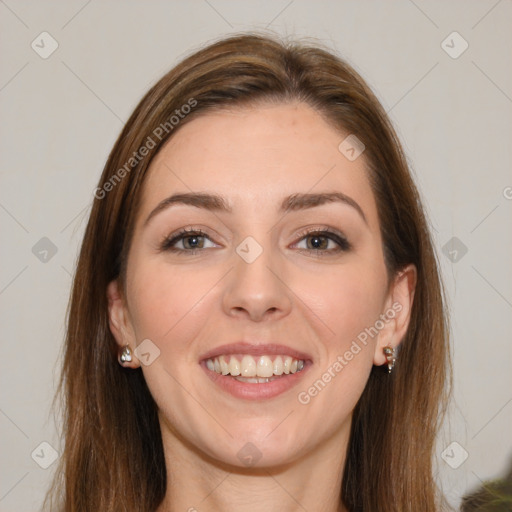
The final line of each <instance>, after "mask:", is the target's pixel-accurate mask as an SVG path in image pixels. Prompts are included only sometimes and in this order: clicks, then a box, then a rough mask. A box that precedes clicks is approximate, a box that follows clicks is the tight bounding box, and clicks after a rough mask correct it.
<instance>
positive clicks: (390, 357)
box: [384, 346, 396, 373]
mask: <svg viewBox="0 0 512 512" xmlns="http://www.w3.org/2000/svg"><path fill="white" fill-rule="evenodd" d="M384 355H385V356H386V360H387V362H388V373H391V370H393V368H394V367H395V363H396V357H395V349H394V348H393V347H390V346H387V347H384Z"/></svg>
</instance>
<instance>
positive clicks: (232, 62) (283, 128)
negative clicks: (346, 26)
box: [53, 34, 450, 512]
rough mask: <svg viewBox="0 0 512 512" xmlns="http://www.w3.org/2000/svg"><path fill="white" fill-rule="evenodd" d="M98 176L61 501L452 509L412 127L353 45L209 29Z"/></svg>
mask: <svg viewBox="0 0 512 512" xmlns="http://www.w3.org/2000/svg"><path fill="white" fill-rule="evenodd" d="M94 195H95V201H94V204H93V207H92V212H91V214H90V218H89V222H88V225H87V229H86V232H85V236H84V240H83V244H82V248H81V252H80V257H79V260H78V264H77V270H76V275H75V278H74V284H73V290H72V296H71V300H70V307H69V316H68V329H67V339H66V353H65V358H64V364H63V378H62V381H61V390H62V391H63V393H64V396H65V407H66V409H65V411H66V414H65V425H64V427H65V428H64V434H65V448H64V453H63V456H62V458H61V465H60V468H59V473H58V474H57V478H56V484H55V486H56V487H57V485H58V484H59V482H60V480H61V479H62V482H60V483H61V486H62V491H61V493H62V508H63V509H64V510H66V511H72V510H101V511H117V510H123V511H155V510H156V511H159V512H163V511H171V510H172V511H174V510H190V511H193V510H198V511H201V510H222V511H230V510H235V509H236V510H244V511H252V510H279V511H288V510H289V511H292V510H308V511H315V510H322V511H324V512H326V511H333V512H334V511H376V510H379V511H405V510H414V511H415V512H420V511H425V512H427V511H428V512H431V511H433V510H439V509H440V507H441V505H442V503H441V498H440V497H439V495H438V493H437V491H436V485H435V482H434V480H433V475H432V473H433V471H432V454H433V447H434V442H435V438H436V432H437V429H438V426H439V422H440V419H441V416H442V413H443V411H444V404H445V402H446V386H445V381H446V380H448V377H449V375H450V374H449V368H450V366H449V355H448V346H447V343H448V341H447V338H448V334H447V333H448V324H447V315H446V312H445V308H444V306H443V302H444V292H443V288H442V282H441V280H440V276H439V272H438V267H437V263H436V257H435V253H434V251H433V247H432V242H431V237H430V234H429V229H428V225H427V222H426V219H425V215H424V212H423V208H422V205H421V201H420V197H419V194H418V192H417V189H416V187H415V185H414V183H413V181H412V179H411V176H410V173H409V170H408V167H407V163H406V160H405V157H404V155H403V153H402V149H401V146H400V143H399V141H398V139H397V137H396V135H395V132H394V131H393V128H392V126H391V124H390V122H389V120H388V119H387V116H386V114H385V112H384V111H383V109H382V107H381V106H380V104H379V102H378V100H377V99H376V97H375V96H374V94H373V93H372V92H371V91H370V89H369V87H368V86H367V85H366V84H365V83H364V81H363V80H362V78H361V77H360V76H359V75H358V74H357V73H356V72H355V71H354V70H353V69H352V68H351V67H350V66H349V65H348V64H347V63H345V62H343V61H342V60H341V59H339V58H338V57H336V56H334V55H332V54H331V53H330V52H329V51H327V50H326V49H322V48H320V47H319V46H318V45H316V46H309V45H306V44H302V43H300V42H286V41H280V40H279V39H278V38H276V37H269V36H266V35H260V34H242V35H235V36H231V37H228V38H226V39H223V40H220V41H217V42H215V43H213V44H210V45H209V46H207V47H205V48H203V49H201V50H200V51H197V52H196V53H194V54H193V55H191V56H189V57H188V58H186V59H185V60H184V61H183V62H181V63H180V64H178V65H177V66H176V67H175V68H174V69H172V70H171V71H170V72H169V73H168V74H167V75H165V76H164V77H163V78H162V79H161V80H160V81H159V82H158V83H157V84H156V85H155V86H154V87H152V88H151V90H150V91H149V92H148V93H147V94H146V95H145V97H144V98H143V99H142V100H141V102H140V103H139V105H138V106H137V108H136V109H135V111H134V113H133V114H132V116H131V117H130V119H129V120H128V122H127V124H126V126H125V128H124V129H123V131H122V133H121V135H120V136H119V138H118V140H117V142H116V144H115V146H114V148H113V150H112V152H111V154H110V156H109V158H108V162H107V164H106V166H105V169H104V171H103V174H102V176H101V179H100V182H99V184H98V187H97V189H96V190H95V191H94ZM53 509H54V508H53Z"/></svg>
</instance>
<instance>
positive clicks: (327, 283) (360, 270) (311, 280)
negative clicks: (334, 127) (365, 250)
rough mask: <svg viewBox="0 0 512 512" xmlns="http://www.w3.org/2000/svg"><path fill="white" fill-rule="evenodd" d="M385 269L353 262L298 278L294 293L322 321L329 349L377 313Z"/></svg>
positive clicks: (354, 333) (346, 340) (347, 341)
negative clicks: (295, 292)
mask: <svg viewBox="0 0 512 512" xmlns="http://www.w3.org/2000/svg"><path fill="white" fill-rule="evenodd" d="M385 286H386V282H385V271H384V270H383V269H379V268H377V269H376V268H375V265H373V266H367V265H363V264H360V263H356V262H354V264H353V265H349V264H347V265H343V266H340V267H338V268H334V266H333V267H332V269H329V270H328V271H327V270H326V271H325V272H323V273H318V274H316V275H310V277H308V274H307V273H303V275H302V278H301V279H300V280H298V287H297V288H296V290H297V295H298V296H299V297H300V298H301V299H302V300H303V301H304V303H305V304H306V305H307V306H308V307H310V308H311V309H312V310H313V311H314V313H315V314H316V315H317V317H318V318H319V319H320V320H321V323H323V324H324V326H325V329H324V330H323V331H324V332H325V342H326V344H327V345H328V348H329V349H331V350H332V349H335V350H338V351H339V350H342V349H343V348H344V347H345V346H347V344H348V345H350V342H351V341H352V340H353V339H355V338H356V337H357V336H358V335H359V334H360V333H361V332H364V330H365V329H366V328H369V327H370V326H372V325H374V324H375V321H376V320H377V319H378V317H379V314H380V313H381V308H382V304H383V299H384V292H385Z"/></svg>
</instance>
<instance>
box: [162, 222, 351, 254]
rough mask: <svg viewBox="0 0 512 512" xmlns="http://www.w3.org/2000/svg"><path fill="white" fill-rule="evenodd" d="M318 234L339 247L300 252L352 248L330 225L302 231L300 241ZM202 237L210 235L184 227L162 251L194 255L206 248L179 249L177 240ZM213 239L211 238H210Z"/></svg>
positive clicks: (167, 239)
mask: <svg viewBox="0 0 512 512" xmlns="http://www.w3.org/2000/svg"><path fill="white" fill-rule="evenodd" d="M312 235H316V236H317V237H319V238H320V237H321V238H327V239H329V240H332V241H334V242H336V243H337V244H338V246H339V247H338V248H337V249H299V252H311V251H312V252H313V253H316V255H328V254H335V253H336V254H337V253H339V252H348V251H350V250H351V249H352V244H351V243H350V242H349V241H348V240H347V239H346V238H345V237H344V236H343V235H342V234H341V233H336V232H333V231H331V230H330V228H328V227H322V228H320V229H319V228H315V229H309V230H305V231H302V232H301V233H299V234H298V236H299V241H301V240H302V239H303V238H306V237H307V236H312ZM194 236H195V237H201V238H208V240H210V237H209V236H208V235H207V234H206V233H204V232H203V231H202V230H201V229H186V228H185V229H182V230H180V231H179V232H178V233H176V234H173V235H170V236H168V237H165V238H164V240H163V241H162V243H161V244H160V250H161V251H170V252H173V253H175V254H183V255H184V254H185V253H186V254H187V255H194V254H197V253H198V252H200V251H201V250H204V249H190V250H189V249H177V248H176V247H173V245H174V244H175V243H176V242H179V241H180V240H182V239H184V238H188V237H194ZM210 241H211V240H210Z"/></svg>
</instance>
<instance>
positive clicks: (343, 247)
mask: <svg viewBox="0 0 512 512" xmlns="http://www.w3.org/2000/svg"><path fill="white" fill-rule="evenodd" d="M313 234H318V235H319V236H323V237H326V238H329V239H331V240H333V241H334V242H336V243H337V244H338V246H339V249H338V250H329V249H318V250H316V251H315V250H313V249H310V251H312V252H317V253H332V254H334V253H338V252H340V251H344V252H345V251H350V250H352V249H353V246H352V244H351V243H350V242H349V240H348V237H347V236H346V235H345V234H344V233H343V232H342V231H340V230H338V229H335V228H332V227H330V226H325V225H321V226H316V227H307V228H304V229H302V230H301V231H299V232H298V233H296V235H295V237H297V238H298V240H297V242H294V244H293V245H296V244H297V243H298V242H300V241H301V240H302V239H303V238H305V237H307V236H308V235H313ZM332 235H334V237H336V238H338V239H339V241H338V240H336V239H335V238H334V237H333V236H332ZM340 242H341V243H340ZM303 250H304V249H303Z"/></svg>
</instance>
